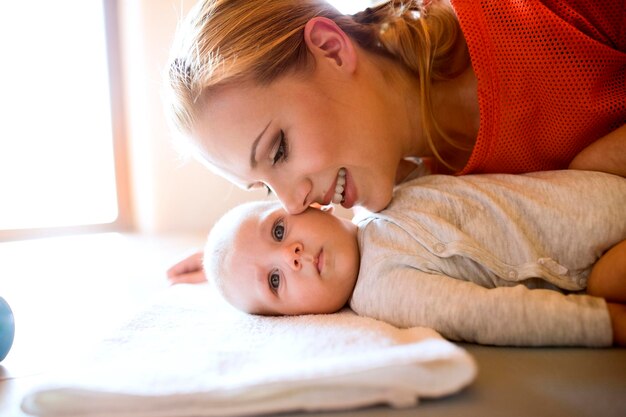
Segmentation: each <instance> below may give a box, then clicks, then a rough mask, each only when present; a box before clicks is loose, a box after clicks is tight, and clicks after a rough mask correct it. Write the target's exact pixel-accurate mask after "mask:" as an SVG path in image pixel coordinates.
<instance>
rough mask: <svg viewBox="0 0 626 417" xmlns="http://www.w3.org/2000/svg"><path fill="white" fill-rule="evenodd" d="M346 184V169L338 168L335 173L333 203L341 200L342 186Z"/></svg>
mask: <svg viewBox="0 0 626 417" xmlns="http://www.w3.org/2000/svg"><path fill="white" fill-rule="evenodd" d="M344 185H346V169H345V168H340V169H339V172H338V173H337V185H336V186H335V195H333V203H335V204H341V202H342V201H343V187H344Z"/></svg>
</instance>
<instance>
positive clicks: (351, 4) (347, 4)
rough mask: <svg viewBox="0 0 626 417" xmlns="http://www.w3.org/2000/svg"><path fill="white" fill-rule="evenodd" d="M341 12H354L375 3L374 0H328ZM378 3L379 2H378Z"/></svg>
mask: <svg viewBox="0 0 626 417" xmlns="http://www.w3.org/2000/svg"><path fill="white" fill-rule="evenodd" d="M328 2H329V3H330V4H332V5H333V6H335V7H336V8H337V10H339V11H340V12H341V13H348V14H354V13H357V12H360V11H361V10H364V9H365V8H366V7H368V6H371V5H372V4H374V3H376V1H375V0H328ZM378 3H380V2H378Z"/></svg>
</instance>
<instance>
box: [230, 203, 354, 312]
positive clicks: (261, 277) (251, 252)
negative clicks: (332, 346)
mask: <svg viewBox="0 0 626 417" xmlns="http://www.w3.org/2000/svg"><path fill="white" fill-rule="evenodd" d="M356 233H357V232H356V226H355V225H354V224H352V223H351V222H350V221H349V220H347V219H343V218H340V217H337V216H335V215H333V214H331V213H330V212H323V211H321V210H317V209H312V208H310V209H307V210H306V211H305V212H303V213H301V214H297V215H290V214H288V213H287V212H286V211H285V210H284V209H283V208H282V207H278V206H274V207H271V208H265V209H259V210H257V211H256V212H254V213H252V215H250V216H248V217H247V218H246V219H245V220H244V221H243V222H242V223H241V225H240V227H239V229H238V234H237V236H236V237H235V239H234V248H232V250H233V252H232V254H233V255H232V256H229V257H228V258H227V259H228V262H230V265H227V268H224V269H225V270H227V271H230V272H229V273H228V276H227V277H225V278H226V279H225V288H224V290H225V293H226V294H227V297H228V298H229V301H230V302H231V303H232V304H233V305H234V306H235V307H238V308H240V309H242V310H244V311H248V312H253V313H260V314H283V315H294V314H317V313H319V314H321V313H332V312H335V311H337V310H339V309H340V308H341V307H343V306H344V305H345V303H346V302H347V301H348V299H349V297H350V295H351V294H352V290H353V289H354V285H355V283H356V279H357V274H358V272H359V248H358V244H357V237H356ZM231 272H232V273H231Z"/></svg>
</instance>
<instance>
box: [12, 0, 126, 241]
mask: <svg viewBox="0 0 626 417" xmlns="http://www.w3.org/2000/svg"><path fill="white" fill-rule="evenodd" d="M0 57H1V58H0V59H1V60H2V65H0V92H1V93H0V120H2V122H1V123H0V230H1V229H9V230H11V229H32V228H44V227H59V226H76V225H88V224H103V223H111V222H114V221H115V220H116V218H117V217H118V202H117V192H116V181H115V162H114V152H113V139H112V127H111V110H110V109H111V101H110V97H111V96H110V88H109V73H108V66H107V47H106V32H105V22H104V11H103V3H102V1H101V0H56V1H49V0H36V1H33V0H30V1H6V2H1V3H0Z"/></svg>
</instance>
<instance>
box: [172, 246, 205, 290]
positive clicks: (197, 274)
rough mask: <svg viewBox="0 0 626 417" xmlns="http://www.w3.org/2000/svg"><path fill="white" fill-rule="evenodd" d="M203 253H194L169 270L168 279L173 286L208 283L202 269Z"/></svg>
mask: <svg viewBox="0 0 626 417" xmlns="http://www.w3.org/2000/svg"><path fill="white" fill-rule="evenodd" d="M203 255H204V254H203V253H202V252H197V253H194V254H193V255H190V256H188V257H186V258H185V259H183V260H182V261H180V262H178V263H177V264H175V265H174V266H172V267H171V268H170V269H168V270H167V279H168V281H169V282H170V283H171V284H183V283H185V284H199V283H201V282H206V280H207V279H206V275H205V274H204V269H203V268H202V258H203Z"/></svg>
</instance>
